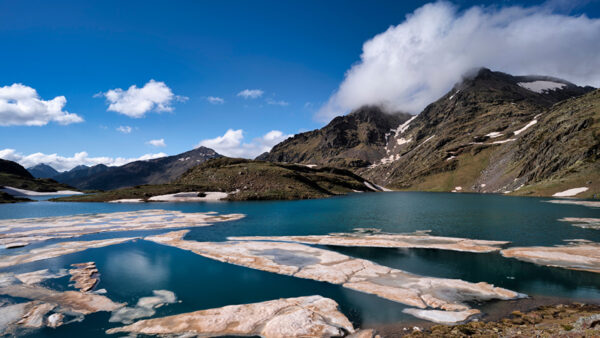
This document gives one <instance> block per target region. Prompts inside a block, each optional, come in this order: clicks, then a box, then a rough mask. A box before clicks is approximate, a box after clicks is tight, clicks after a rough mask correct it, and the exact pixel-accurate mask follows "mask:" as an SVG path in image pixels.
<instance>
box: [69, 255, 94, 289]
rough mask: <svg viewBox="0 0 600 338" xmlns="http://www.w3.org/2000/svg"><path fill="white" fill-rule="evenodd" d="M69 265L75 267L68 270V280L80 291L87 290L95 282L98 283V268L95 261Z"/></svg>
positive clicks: (92, 286)
mask: <svg viewBox="0 0 600 338" xmlns="http://www.w3.org/2000/svg"><path fill="white" fill-rule="evenodd" d="M71 266H72V267H74V268H75V269H70V270H69V274H70V275H71V278H70V279H69V281H70V282H75V284H74V286H75V288H77V289H79V290H81V291H82V292H87V291H90V290H91V289H93V288H94V286H96V283H98V278H97V276H98V269H97V268H96V263H94V262H86V263H77V264H71Z"/></svg>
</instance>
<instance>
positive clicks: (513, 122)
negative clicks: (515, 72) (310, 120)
mask: <svg viewBox="0 0 600 338" xmlns="http://www.w3.org/2000/svg"><path fill="white" fill-rule="evenodd" d="M591 90H593V89H592V88H590V87H587V88H582V87H577V86H575V85H573V84H571V83H569V82H566V81H563V80H558V79H552V78H547V77H534V76H527V77H516V76H511V75H508V74H504V73H499V72H492V71H490V70H488V69H481V70H480V71H479V72H478V73H477V74H475V75H474V76H473V77H471V78H466V79H464V80H463V81H462V82H461V83H459V84H458V85H457V86H456V87H455V88H454V89H453V90H452V91H450V92H449V93H448V94H447V95H445V96H444V97H442V98H441V99H439V100H438V101H436V102H434V103H432V104H431V105H429V106H428V107H427V108H425V110H424V111H423V112H422V113H420V114H419V115H417V116H416V117H415V118H414V119H413V120H412V121H410V122H409V123H407V124H406V125H404V126H402V128H399V129H398V131H397V132H396V133H394V134H393V135H392V136H391V137H390V139H389V140H388V145H387V147H386V149H387V151H388V154H389V156H388V157H386V158H384V159H383V160H382V161H380V162H378V163H376V164H374V165H372V166H370V167H369V168H367V169H365V170H362V171H359V173H361V174H362V175H364V176H365V177H367V178H370V179H372V180H374V181H375V182H377V183H379V184H381V185H385V186H388V187H392V188H395V189H400V190H430V191H452V190H455V191H461V192H468V191H474V192H495V193H506V192H512V191H514V190H515V189H517V188H518V187H522V186H523V185H527V184H531V183H533V182H535V181H537V180H541V179H552V178H553V177H554V178H556V177H557V176H555V174H558V173H559V171H560V170H561V168H560V165H554V166H551V165H547V166H546V167H545V169H544V170H542V171H541V172H539V169H538V168H536V165H537V164H536V163H544V162H545V161H547V160H543V159H541V158H540V157H539V156H541V155H539V154H543V153H544V149H543V148H542V147H544V142H550V143H551V142H552V141H550V139H552V138H556V137H558V135H555V134H554V132H553V131H554V130H556V129H557V128H559V127H558V126H556V125H553V124H552V123H554V122H556V118H554V119H550V118H549V117H550V116H551V115H553V113H552V112H553V111H554V109H557V108H556V107H554V104H556V103H557V102H559V101H561V100H565V99H567V98H569V97H574V96H577V95H582V94H584V93H586V92H589V91H591ZM586 97H588V98H587V100H593V97H594V94H591V96H586ZM578 100H579V99H567V100H566V101H564V102H563V103H562V104H561V105H558V106H557V107H559V106H560V107H563V108H562V109H564V110H570V109H572V108H575V106H578V105H580V104H579V103H577V102H579V101H578ZM553 107H554V108H553ZM577 111H579V110H577ZM579 114H580V113H573V114H572V115H571V116H572V118H571V120H570V122H569V124H570V123H574V124H575V125H576V126H578V125H579V124H578V123H582V121H579V119H580V118H581V116H583V115H579ZM581 114H583V113H581ZM554 115H556V114H554ZM588 115H589V114H588ZM588 115H585V116H587V117H586V118H585V119H586V121H588V122H586V123H587V124H590V123H591V122H589V118H590V117H589V116H588ZM551 120H552V121H554V122H551ZM560 128H562V127H560ZM588 132H589V133H591V134H589V135H590V136H589V137H588V138H590V139H593V138H594V136H591V135H592V134H593V131H592V129H589V130H586V133H588ZM534 134H535V135H538V136H537V137H538V139H537V141H536V142H534V143H532V141H531V137H532V135H534ZM542 135H545V136H544V137H545V139H544V140H542V138H543V137H542ZM574 135H575V134H574V133H570V134H568V135H565V136H564V137H565V139H564V140H561V141H558V139H556V140H555V142H565V141H566V140H567V139H571V137H572V136H574ZM586 135H587V134H586ZM586 139H587V138H586ZM574 142H576V141H574ZM590 142H591V143H593V141H590ZM596 144H597V142H596ZM546 148H548V146H547V145H546ZM574 148H576V147H574ZM563 150H564V149H563ZM588 150H589V147H587V146H586V147H583V145H582V148H581V151H583V152H587V151H588ZM551 151H558V148H556V147H552V150H551ZM526 153H528V154H529V156H525V155H526ZM578 153H579V152H578ZM534 155H535V156H534ZM545 155H546V156H548V154H547V153H546V154H545ZM552 155H553V157H551V158H553V160H554V161H557V162H555V163H557V164H558V163H571V162H572V161H571V160H570V159H567V158H571V157H573V155H571V154H569V153H561V152H556V153H554V152H553V153H552ZM590 156H591V154H588V153H586V154H585V155H581V156H579V157H577V158H578V159H580V160H581V159H584V158H585V159H589V160H592V161H593V159H592V158H593V156H591V157H590ZM536 161H537V162H536ZM550 192H552V191H550V190H547V191H545V192H544V193H542V194H544V195H547V194H549V193H550ZM552 193H554V192H552Z"/></svg>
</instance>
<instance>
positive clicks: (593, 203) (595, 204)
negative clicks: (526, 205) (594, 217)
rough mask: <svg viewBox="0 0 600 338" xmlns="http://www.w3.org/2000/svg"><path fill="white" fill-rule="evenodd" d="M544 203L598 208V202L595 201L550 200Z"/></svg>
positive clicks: (599, 204) (599, 206) (599, 203)
mask: <svg viewBox="0 0 600 338" xmlns="http://www.w3.org/2000/svg"><path fill="white" fill-rule="evenodd" d="M545 202H548V203H555V204H573V205H582V206H585V207H590V208H600V202H596V201H577V200H550V201H545Z"/></svg>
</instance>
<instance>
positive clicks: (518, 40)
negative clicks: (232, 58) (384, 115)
mask: <svg viewBox="0 0 600 338" xmlns="http://www.w3.org/2000/svg"><path fill="white" fill-rule="evenodd" d="M552 10H553V8H550V7H548V6H546V7H529V8H523V7H516V6H515V7H503V8H498V7H496V6H494V7H472V8H470V9H468V10H466V11H457V9H456V7H455V6H454V5H452V4H450V3H447V2H437V3H432V4H427V5H424V6H422V7H420V8H419V9H417V10H416V11H415V12H414V13H412V14H410V15H408V16H407V17H406V20H405V21H404V22H402V23H401V24H399V25H397V26H392V27H390V28H389V29H388V30H386V31H385V32H383V33H381V34H379V35H377V36H375V37H374V38H372V39H371V40H369V41H367V42H365V44H364V45H363V52H362V55H361V56H360V62H358V63H357V64H355V65H353V66H352V67H351V68H350V69H349V70H348V71H347V72H346V75H345V79H344V81H343V82H342V83H341V84H340V86H339V88H338V90H337V91H336V92H335V94H334V95H332V96H331V98H330V99H329V101H328V103H326V104H325V105H323V106H322V107H321V109H320V110H319V112H318V113H317V117H318V118H320V119H322V120H327V119H330V118H331V117H333V116H335V115H339V114H342V113H345V112H348V111H349V110H351V109H355V108H358V107H360V106H362V105H365V104H381V105H384V106H385V107H386V108H388V109H389V110H403V111H407V112H411V113H418V112H420V111H421V110H422V109H423V108H424V107H425V106H426V105H427V104H429V103H431V102H433V101H435V100H436V99H438V98H439V97H441V96H442V95H443V94H445V93H446V92H447V91H448V90H450V89H451V87H452V85H453V84H454V83H456V82H458V81H459V80H460V78H461V75H463V74H465V73H466V72H468V71H469V70H471V69H473V68H476V67H488V68H491V69H492V70H499V71H503V72H508V73H511V74H539V75H550V76H556V77H560V78H564V79H566V80H569V81H572V82H575V83H578V84H590V85H594V86H599V85H600V57H598V55H600V19H590V18H588V17H586V16H585V15H582V16H569V15H562V14H555V13H553V12H552Z"/></svg>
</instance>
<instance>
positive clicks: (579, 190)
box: [552, 187, 589, 197]
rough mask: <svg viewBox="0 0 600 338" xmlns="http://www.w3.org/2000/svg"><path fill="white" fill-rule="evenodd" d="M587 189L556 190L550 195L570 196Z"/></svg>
mask: <svg viewBox="0 0 600 338" xmlns="http://www.w3.org/2000/svg"><path fill="white" fill-rule="evenodd" d="M588 190H589V188H588V187H581V188H572V189H568V190H565V191H561V192H557V193H555V194H554V195H552V197H572V196H575V195H578V194H581V193H582V192H586V191H588Z"/></svg>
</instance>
